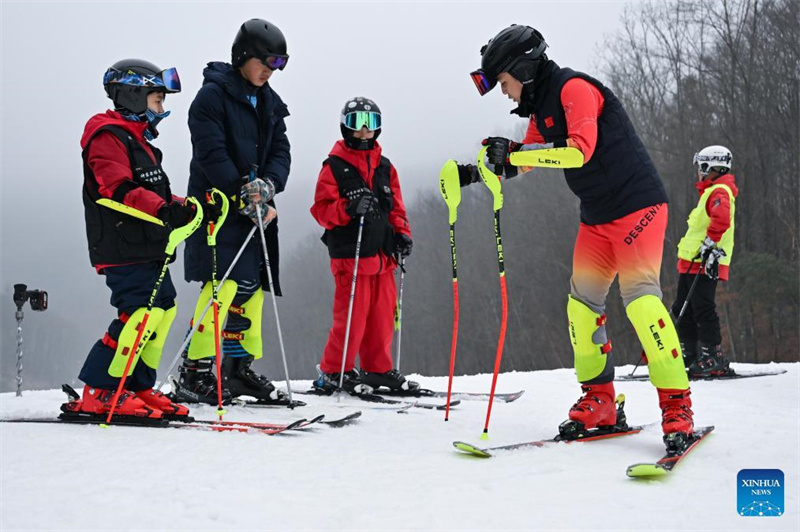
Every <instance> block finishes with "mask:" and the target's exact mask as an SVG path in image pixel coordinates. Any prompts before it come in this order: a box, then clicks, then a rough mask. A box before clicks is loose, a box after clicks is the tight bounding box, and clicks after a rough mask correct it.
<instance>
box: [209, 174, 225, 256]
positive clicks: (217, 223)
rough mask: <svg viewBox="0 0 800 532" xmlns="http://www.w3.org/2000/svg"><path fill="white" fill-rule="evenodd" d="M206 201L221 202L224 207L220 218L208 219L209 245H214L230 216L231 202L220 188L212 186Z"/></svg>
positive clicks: (211, 202)
mask: <svg viewBox="0 0 800 532" xmlns="http://www.w3.org/2000/svg"><path fill="white" fill-rule="evenodd" d="M206 203H210V204H211V205H216V204H217V203H219V205H220V206H221V207H222V214H220V215H219V218H217V219H216V220H209V221H208V238H207V240H208V245H209V246H211V247H214V246H216V245H217V234H218V233H219V230H220V229H221V228H222V224H224V223H225V220H226V219H227V217H228V209H229V208H230V202H229V201H228V198H227V196H225V194H223V193H222V192H221V191H220V190H219V189H216V188H212V189H211V190H207V191H206Z"/></svg>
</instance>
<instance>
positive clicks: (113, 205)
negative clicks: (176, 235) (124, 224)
mask: <svg viewBox="0 0 800 532" xmlns="http://www.w3.org/2000/svg"><path fill="white" fill-rule="evenodd" d="M97 204H98V205H102V206H103V207H107V208H109V209H111V210H114V211H117V212H121V213H122V214H127V215H128V216H133V217H134V218H138V219H140V220H144V221H145V222H150V223H153V224H156V225H161V226H163V225H164V222H162V221H161V220H159V219H158V218H156V217H155V216H151V215H149V214H147V213H146V212H142V211H140V210H139V209H135V208H133V207H130V206H128V205H125V204H124V203H120V202H118V201H114V200H112V199H107V198H100V199H99V200H97Z"/></svg>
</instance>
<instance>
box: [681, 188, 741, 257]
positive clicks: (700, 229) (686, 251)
mask: <svg viewBox="0 0 800 532" xmlns="http://www.w3.org/2000/svg"><path fill="white" fill-rule="evenodd" d="M720 188H721V189H723V190H725V192H727V193H728V199H730V202H731V226H730V227H728V230H727V231H725V232H724V233H722V238H720V240H719V242H717V246H718V247H719V248H721V249H722V250H723V251H725V256H724V257H722V258H721V259H720V261H719V263H720V264H722V265H723V266H730V264H731V258H732V257H733V226H734V219H735V218H734V214H736V198H735V197H734V196H733V191H731V189H730V187H729V186H728V185H723V184H719V185H712V186H710V187H708V188H707V189H705V190H704V191H703V193H702V194H701V195H700V201H698V202H697V207H695V208H694V209H692V212H690V213H689V219H688V220H687V223H688V225H689V228H688V229H687V230H686V234H685V235H684V237H683V238H681V241H680V242H678V258H680V259H683V260H686V261H689V262H692V261H694V262H698V263H699V262H702V259H701V258H697V259H695V257H696V256H697V251H698V250H699V249H700V245H701V244H702V243H703V240H705V238H706V231H708V226H709V225H710V224H711V217H710V216H709V215H708V213H707V212H706V203H708V198H709V197H710V196H711V193H712V192H714V191H715V190H717V189H720Z"/></svg>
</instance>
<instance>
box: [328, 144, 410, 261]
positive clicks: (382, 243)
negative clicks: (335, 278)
mask: <svg viewBox="0 0 800 532" xmlns="http://www.w3.org/2000/svg"><path fill="white" fill-rule="evenodd" d="M324 164H327V165H328V166H329V167H330V169H331V171H332V172H333V176H334V178H335V179H336V184H337V185H338V186H339V195H340V196H341V197H343V198H347V199H348V200H352V199H355V198H357V197H358V196H359V195H361V194H362V193H363V192H365V191H367V190H370V188H369V187H368V186H367V182H366V181H365V180H364V178H363V177H362V176H361V174H359V172H358V170H357V169H356V167H355V166H353V165H352V164H350V163H348V162H345V161H344V160H343V159H340V158H339V157H335V156H331V157H329V158H328V159H327V160H326V161H325V163H324ZM391 168H392V164H391V163H390V162H389V159H387V158H386V157H381V162H380V164H379V165H378V167H377V168H376V169H375V174H374V175H373V176H372V189H371V192H372V194H373V195H374V196H375V197H376V198H377V199H378V204H377V207H376V209H375V210H374V211H370V212H368V213H367V214H366V215H365V216H364V230H363V233H362V235H361V250H360V256H361V257H373V256H375V255H377V254H378V252H379V251H383V252H384V253H385V254H386V255H391V254H392V253H394V230H393V229H392V226H391V225H390V224H389V213H390V212H392V209H393V208H394V199H393V197H392V188H391V186H389V178H390V175H391ZM357 240H358V218H356V219H354V220H351V221H350V223H349V224H347V225H345V226H342V227H335V228H333V229H330V230H326V231H325V233H324V234H323V235H322V241H323V242H324V243H325V245H326V246H328V254H329V255H330V257H331V258H332V259H352V258H354V257H355V255H356V241H357Z"/></svg>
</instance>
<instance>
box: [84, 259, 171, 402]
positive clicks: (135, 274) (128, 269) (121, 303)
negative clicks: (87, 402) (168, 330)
mask: <svg viewBox="0 0 800 532" xmlns="http://www.w3.org/2000/svg"><path fill="white" fill-rule="evenodd" d="M162 266H163V263H156V262H150V263H146V264H129V265H127V266H113V267H110V268H104V269H103V275H105V277H106V284H107V285H108V287H109V288H110V289H111V304H112V305H113V306H115V307H116V308H117V311H118V316H122V315H123V314H125V315H127V316H130V315H131V314H133V313H134V312H135V311H136V310H137V309H140V308H144V307H147V303H148V301H149V299H150V295H151V294H152V293H153V288H154V287H155V285H156V281H157V280H158V276H159V274H160V273H161V267H162ZM176 295H177V294H176V292H175V286H174V285H173V284H172V279H171V278H170V276H169V272H167V273H166V275H165V276H164V281H163V282H162V283H161V289H160V290H159V291H158V295H157V296H156V299H155V302H154V304H153V306H154V307H158V308H162V309H164V310H167V309H170V308H172V307H173V306H175V297H176ZM125 320H126V321H127V318H125ZM124 327H125V323H124V322H123V321H122V320H121V319H119V318H117V319H115V320H114V321H112V322H111V324H110V325H109V326H108V332H107V333H106V335H105V336H104V338H103V339H101V340H98V341H97V342H95V344H94V345H93V346H92V349H91V351H89V356H87V357H86V362H84V364H83V368H81V372H80V375H78V378H79V379H80V380H82V381H83V382H85V383H86V384H88V385H89V386H91V387H92V388H99V389H101V390H116V388H117V386H119V381H120V379H119V378H117V377H112V376H111V375H109V374H108V368H109V366H110V365H111V360H112V359H113V358H114V353H115V352H116V349H114V348H112V345H114V344H116V342H117V340H118V339H119V335H120V333H121V332H122V329H123V328H124ZM155 383H156V370H154V369H153V368H150V367H148V366H147V364H145V363H144V362H142V361H141V360H140V361H139V362H138V363H137V364H136V366H134V367H133V368H132V369H131V374H130V375H128V378H127V380H126V381H125V388H126V389H128V390H131V391H134V392H138V391H141V390H149V389H150V388H152V387H153V386H154V385H155Z"/></svg>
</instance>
